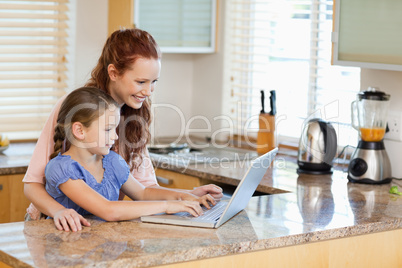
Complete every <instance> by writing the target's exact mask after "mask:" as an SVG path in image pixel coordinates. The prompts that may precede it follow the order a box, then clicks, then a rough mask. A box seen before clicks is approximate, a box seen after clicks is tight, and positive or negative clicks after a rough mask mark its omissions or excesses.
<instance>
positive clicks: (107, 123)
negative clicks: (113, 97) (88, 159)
mask: <svg viewBox="0 0 402 268" xmlns="http://www.w3.org/2000/svg"><path fill="white" fill-rule="evenodd" d="M119 121H120V109H119V108H118V107H114V106H112V107H111V109H106V111H105V113H104V114H103V115H101V116H100V117H99V118H98V119H97V120H95V121H93V122H92V123H91V125H90V126H89V127H88V128H86V136H85V144H86V148H87V149H88V151H89V152H90V153H92V154H98V155H107V154H108V153H109V151H110V148H112V146H113V144H114V142H115V141H116V140H117V138H118V136H117V132H116V128H117V126H118V124H119Z"/></svg>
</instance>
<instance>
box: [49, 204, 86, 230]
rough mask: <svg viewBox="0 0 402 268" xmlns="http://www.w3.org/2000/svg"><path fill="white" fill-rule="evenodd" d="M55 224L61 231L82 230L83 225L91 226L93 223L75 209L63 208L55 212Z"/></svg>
mask: <svg viewBox="0 0 402 268" xmlns="http://www.w3.org/2000/svg"><path fill="white" fill-rule="evenodd" d="M53 220H54V225H56V228H57V229H58V230H60V231H63V230H64V231H66V232H68V231H70V228H71V230H72V231H73V232H76V231H81V229H82V225H85V226H91V224H90V223H89V222H88V221H87V220H86V219H85V218H84V217H82V216H81V215H80V214H78V213H77V212H76V211H75V210H74V209H68V208H65V209H61V210H59V211H57V212H56V213H55V214H54V217H53Z"/></svg>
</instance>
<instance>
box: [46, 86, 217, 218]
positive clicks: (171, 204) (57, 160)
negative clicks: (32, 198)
mask: <svg viewBox="0 0 402 268" xmlns="http://www.w3.org/2000/svg"><path fill="white" fill-rule="evenodd" d="M119 121H120V108H119V105H118V103H117V102H115V101H114V99H113V98H112V97H111V96H109V95H107V94H106V93H105V92H103V91H100V90H99V89H96V88H91V87H84V88H79V89H77V90H75V91H73V92H71V93H70V94H69V95H68V96H67V97H66V98H65V100H64V101H63V103H62V105H61V108H60V112H59V115H58V118H57V125H56V128H55V134H54V142H55V145H54V153H53V154H52V155H51V156H50V157H51V158H52V159H51V160H50V162H49V163H48V164H47V166H46V169H45V176H46V190H47V192H48V193H49V194H50V195H51V196H52V197H53V198H54V199H55V200H56V201H58V202H59V203H60V204H62V205H63V206H64V207H66V208H70V209H74V210H75V211H77V212H78V213H79V214H81V215H87V214H94V215H96V216H98V217H100V218H102V219H104V220H107V221H119V220H130V219H134V218H138V217H140V216H143V215H150V214H155V213H162V212H165V213H176V212H181V211H187V212H189V213H190V214H192V215H193V216H199V215H200V214H202V209H201V206H200V205H199V204H202V205H204V206H205V207H207V208H210V205H209V204H208V202H210V203H211V204H212V205H214V204H215V200H214V199H213V197H212V196H210V195H204V196H202V197H197V196H195V195H192V194H189V193H184V192H174V191H168V190H163V189H157V188H145V187H144V186H143V185H141V184H140V183H139V182H138V181H136V180H135V179H133V177H132V175H131V174H130V169H129V167H128V165H127V163H126V162H125V160H124V159H123V158H122V157H121V156H119V155H118V154H117V153H115V152H114V151H111V150H110V149H111V148H113V146H114V144H115V142H116V141H117V138H118V137H117V133H116V128H117V126H118V122H119ZM63 145H64V146H65V147H66V148H68V149H67V151H66V152H64V153H63V152H62V151H63V150H62V149H63ZM120 189H121V190H122V191H123V192H124V193H125V194H126V195H128V196H129V197H130V198H131V199H133V200H169V201H154V202H149V201H147V202H140V201H134V202H133V201H118V197H119V191H120Z"/></svg>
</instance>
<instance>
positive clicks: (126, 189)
mask: <svg viewBox="0 0 402 268" xmlns="http://www.w3.org/2000/svg"><path fill="white" fill-rule="evenodd" d="M121 190H122V191H123V193H124V194H126V195H127V196H128V197H130V198H131V199H133V200H188V201H196V202H198V203H200V204H202V205H204V206H205V207H206V208H208V209H210V208H211V207H210V204H212V205H215V204H216V201H215V200H214V198H213V197H212V196H211V195H209V194H204V195H202V196H196V195H194V194H191V193H189V191H187V190H180V189H170V188H164V187H160V186H150V187H146V188H144V186H143V185H142V184H140V183H139V182H138V181H137V180H135V179H134V178H133V176H132V175H131V174H130V175H129V178H128V179H127V181H126V183H124V185H123V186H122V188H121Z"/></svg>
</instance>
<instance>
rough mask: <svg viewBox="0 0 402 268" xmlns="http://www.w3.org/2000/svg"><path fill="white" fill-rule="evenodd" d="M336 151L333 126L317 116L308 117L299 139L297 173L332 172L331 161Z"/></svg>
mask: <svg viewBox="0 0 402 268" xmlns="http://www.w3.org/2000/svg"><path fill="white" fill-rule="evenodd" d="M336 151H337V137H336V132H335V129H334V127H333V126H332V125H331V124H330V123H329V122H326V121H324V120H322V119H319V118H313V119H310V120H309V121H308V122H307V123H306V124H305V125H304V128H303V131H302V135H301V137H300V140H299V151H298V157H297V164H298V166H299V168H298V169H297V173H298V174H300V173H306V174H332V170H331V168H332V163H333V160H334V158H335V155H336Z"/></svg>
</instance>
